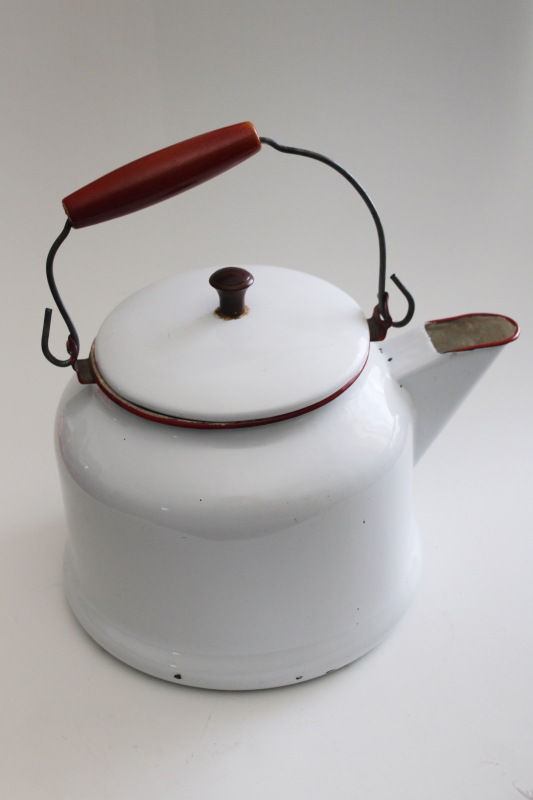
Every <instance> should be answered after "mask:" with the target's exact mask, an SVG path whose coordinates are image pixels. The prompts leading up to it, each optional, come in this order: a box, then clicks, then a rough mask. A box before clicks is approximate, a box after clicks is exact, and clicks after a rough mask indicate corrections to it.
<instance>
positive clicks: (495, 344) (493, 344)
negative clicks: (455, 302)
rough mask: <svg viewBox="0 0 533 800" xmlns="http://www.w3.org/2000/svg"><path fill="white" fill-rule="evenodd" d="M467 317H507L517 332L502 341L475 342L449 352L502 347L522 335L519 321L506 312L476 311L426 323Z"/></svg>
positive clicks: (451, 320)
mask: <svg viewBox="0 0 533 800" xmlns="http://www.w3.org/2000/svg"><path fill="white" fill-rule="evenodd" d="M466 317H498V318H499V319H506V320H507V322H510V323H511V324H512V325H514V328H515V332H514V333H513V335H512V336H508V337H507V339H502V340H501V341H497V342H487V343H486V344H473V345H470V346H469V347H458V348H457V349H456V350H448V352H449V353H463V352H464V351H466V350H481V349H482V348H484V347H500V346H501V345H503V344H509V342H514V341H515V340H516V339H518V337H519V336H520V326H519V324H518V322H516V321H515V320H514V319H513V318H512V317H507V316H505V314H489V313H487V312H481V313H474V314H459V315H458V316H457V317H444V319H430V320H428V321H427V322H426V323H425V325H430V324H431V323H433V322H453V321H454V320H456V319H466Z"/></svg>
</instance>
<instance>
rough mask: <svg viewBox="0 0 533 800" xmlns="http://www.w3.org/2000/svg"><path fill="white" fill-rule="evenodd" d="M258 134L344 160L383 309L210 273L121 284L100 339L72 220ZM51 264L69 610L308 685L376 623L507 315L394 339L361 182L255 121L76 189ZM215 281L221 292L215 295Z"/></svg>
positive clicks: (397, 588) (122, 637) (144, 648)
mask: <svg viewBox="0 0 533 800" xmlns="http://www.w3.org/2000/svg"><path fill="white" fill-rule="evenodd" d="M262 144H267V145H270V146H271V147H274V148H275V149H276V150H279V151H281V152H284V153H292V154H296V155H300V156H305V157H310V158H313V159H316V160H318V161H322V162H323V163H325V164H327V165H329V166H331V167H333V168H334V169H335V170H337V172H339V173H340V174H341V175H343V176H344V177H345V178H346V179H347V180H348V181H349V182H350V183H351V184H352V186H353V187H354V188H355V189H356V190H357V191H358V193H359V194H360V196H361V197H362V199H363V200H364V202H365V203H366V205H367V207H368V209H369V211H370V213H371V214H372V217H373V220H374V222H375V225H376V228H377V233H378V239H379V246H380V273H379V292H378V305H377V306H376V308H375V309H374V313H373V315H372V317H371V318H370V319H369V320H367V319H365V316H364V314H363V312H362V310H361V309H360V307H359V306H358V305H357V303H355V301H354V300H353V299H352V298H351V297H349V296H348V295H347V294H345V293H344V292H343V291H341V290H340V289H337V288H336V287H335V286H333V285H331V284H329V283H327V282H326V281H324V280H321V279H319V278H316V277H313V276H311V275H307V274H304V273H302V272H297V271H293V270H289V269H282V268H280V267H265V266H253V267H246V268H243V267H234V266H229V267H223V268H220V269H217V270H216V271H214V272H213V270H211V269H207V270H205V269H201V270H197V271H194V272H189V273H185V274H180V275H176V276H173V277H171V278H167V279H165V280H162V281H159V282H157V283H154V284H152V285H151V286H148V287H146V288H145V289H142V290H141V291H139V292H137V293H136V294H134V295H132V296H131V297H129V298H127V299H126V300H125V301H124V302H122V303H121V304H120V305H119V306H118V307H117V308H116V309H115V310H114V311H112V312H111V314H110V315H109V316H108V318H107V319H106V320H105V321H104V323H103V325H102V326H101V328H100V330H99V332H98V335H97V337H96V339H95V342H94V344H93V346H92V349H91V352H90V356H89V357H88V358H86V359H80V358H79V339H78V335H77V333H76V329H75V327H74V325H73V324H72V321H71V319H70V317H69V315H68V313H67V311H66V309H65V306H64V305H63V303H62V300H61V298H60V296H59V293H58V291H57V287H56V285H55V281H54V276H53V262H54V257H55V255H56V252H57V250H58V248H59V246H60V245H61V243H62V242H63V241H64V239H65V238H66V237H67V235H68V233H69V231H70V229H71V228H72V227H74V228H81V227H84V226H87V225H93V224H95V223H98V222H103V221H105V220H110V219H112V218H114V217H118V216H121V215H123V214H128V213H131V212H132V211H136V210H139V209H141V208H144V207H146V206H149V205H151V204H153V203H157V202H159V201H161V200H164V199H166V198H168V197H171V196H173V195H175V194H178V193H179V192H182V191H185V190H186V189H189V188H192V187H193V186H196V185H198V184H199V183H201V182H203V181H206V180H208V179H209V178H212V177H214V176H215V175H218V174H219V173H221V172H223V171H224V170H226V169H229V168H230V167H232V166H235V165H236V164H238V163H240V162H242V161H244V160H245V159H246V158H248V157H250V156H252V155H253V154H255V153H257V152H258V151H259V150H260V149H261V145H262ZM63 205H64V208H65V211H66V214H67V217H68V221H67V223H66V225H65V228H64V230H63V232H62V233H61V235H60V236H59V237H58V239H57V240H56V242H55V243H54V245H53V246H52V249H51V251H50V254H49V257H48V261H47V276H48V281H49V285H50V288H51V291H52V294H53V296H54V299H55V301H56V303H57V305H58V308H59V310H60V313H61V314H62V316H63V318H64V320H65V322H66V324H67V326H68V328H69V338H68V341H67V351H68V357H67V358H66V359H63V360H61V359H58V358H56V357H55V356H53V355H52V354H51V353H50V350H49V348H48V333H49V329H50V321H51V314H52V312H51V310H50V309H47V311H46V314H45V324H44V330H43V340H42V346H43V352H44V354H45V356H46V357H47V358H48V360H49V361H51V362H52V363H54V364H56V365H57V366H61V367H65V366H69V365H70V366H72V367H73V368H74V370H75V372H76V377H73V379H72V381H71V382H70V384H69V385H68V386H67V388H66V390H65V393H64V395H63V398H62V399H61V402H60V405H59V410H58V415H57V421H56V442H57V454H58V463H59V469H60V473H61V480H62V487H63V493H64V500H65V507H66V514H67V520H68V542H67V547H66V556H65V580H66V590H67V596H68V599H69V602H70V604H71V606H72V608H73V610H74V613H75V614H76V616H77V618H78V619H79V621H80V622H81V624H82V625H83V626H84V628H85V629H86V630H87V631H88V632H89V633H90V635H91V636H93V637H94V639H96V641H97V642H99V644H101V645H102V646H103V647H104V648H105V649H106V650H108V651H109V652H110V653H112V654H113V655H115V656H117V657H118V658H119V659H122V660H123V661H125V662H126V663H127V664H130V665H132V666H134V667H136V668H137V669H139V670H142V671H144V672H147V673H149V674H151V675H155V676H157V677H160V678H164V679H165V680H168V681H173V682H175V683H183V684H187V685H189V686H201V687H207V688H214V689H258V688H266V687H273V686H282V685H285V684H290V683H297V682H299V681H305V680H309V679H311V678H315V677H317V676H319V675H323V674H325V673H328V672H331V671H332V670H335V669H338V668H339V667H342V666H343V665H345V664H348V663H349V662H351V661H353V660H354V659H356V658H358V657H359V656H361V655H363V654H364V653H366V652H367V651H368V650H370V649H371V648H372V647H374V646H375V645H376V644H378V642H380V641H381V640H382V639H383V638H384V637H385V636H386V634H387V633H388V632H389V631H390V629H391V628H392V627H393V626H394V624H395V623H396V622H397V621H398V619H399V618H400V617H401V615H402V613H403V612H404V610H405V609H406V607H407V605H408V603H409V601H410V599H411V597H412V595H413V592H414V590H415V587H416V584H417V580H418V575H419V568H420V555H419V542H418V533H417V529H416V526H415V523H414V521H413V518H412V513H411V474H412V467H413V462H414V461H416V460H417V459H418V458H419V457H420V456H421V455H422V453H423V452H424V450H425V449H426V448H427V447H428V445H429V444H430V443H431V441H432V440H433V439H434V438H435V436H436V435H437V433H438V432H439V431H440V430H441V428H442V427H443V426H444V424H445V423H446V421H447V420H448V418H449V417H450V416H451V415H452V413H453V412H454V411H455V409H456V408H457V407H458V405H459V404H460V403H461V401H462V400H463V398H464V397H465V396H466V395H467V394H468V392H469V391H470V389H471V388H472V386H473V385H474V384H475V383H476V381H477V380H478V379H479V377H480V376H481V375H482V373H483V372H484V371H485V370H486V369H487V367H488V366H489V364H490V363H491V362H492V361H493V359H494V358H495V356H496V355H497V354H498V353H499V352H500V350H501V349H502V346H503V345H505V344H507V343H508V342H511V341H512V340H514V339H516V338H517V336H518V333H519V330H518V326H517V324H516V323H515V322H513V320H511V319H509V318H508V317H504V316H500V315H495V314H469V315H463V316H461V317H454V318H451V319H446V320H436V321H433V322H429V323H427V324H426V325H423V326H421V327H419V328H415V329H413V330H411V331H408V332H406V333H404V334H402V335H400V336H398V337H396V338H395V339H393V340H392V341H390V342H387V343H385V342H384V339H385V337H386V334H387V330H388V329H389V328H390V327H391V325H393V326H395V327H402V326H404V325H405V324H407V322H409V321H410V319H411V318H412V315H413V312H414V302H413V300H412V297H411V295H410V294H409V292H408V291H407V289H405V287H404V286H403V285H402V284H401V282H400V281H399V280H398V279H397V278H395V277H394V276H393V277H392V279H393V281H394V282H395V284H396V285H397V286H398V288H399V289H400V290H401V291H402V292H403V294H404V295H405V297H406V299H407V301H408V311H407V314H406V316H405V318H404V319H403V320H401V321H400V322H393V321H392V319H391V317H390V314H389V311H388V307H387V293H386V291H385V237H384V234H383V228H382V226H381V222H380V220H379V217H378V215H377V212H376V210H375V208H374V206H373V204H372V202H371V200H370V198H369V197H368V195H366V193H365V192H364V190H363V189H362V187H361V186H360V185H359V184H358V183H357V181H355V180H354V178H353V177H352V176H351V175H349V173H347V172H346V171H345V170H343V169H342V167H340V166H339V165H337V164H335V163H334V162H332V161H330V160H329V159H327V158H325V157H324V156H321V155H319V154H317V153H313V152H311V151H307V150H299V149H296V148H291V147H284V146H281V145H278V144H277V143H276V142H274V141H272V140H271V139H266V138H264V137H261V138H259V137H258V135H257V133H256V131H255V129H254V127H253V125H251V123H248V122H245V123H241V124H238V125H233V126H230V127H227V128H223V129H221V130H217V131H213V132H211V133H208V134H204V135H203V136H198V137H195V138H193V139H189V140H188V141H186V142H182V143H180V144H177V145H174V146H172V147H168V148H166V149H164V150H161V151H159V152H157V153H153V154H152V155H150V156H147V157H145V158H142V159H139V160H138V161H134V162H132V163H131V164H127V165H126V166H124V167H121V168H120V169H118V170H115V171H114V172H111V173H109V174H108V175H106V176H104V177H103V178H100V179H99V180H97V181H94V182H93V183H91V184H89V185H88V186H86V187H84V188H83V189H80V190H79V191H77V192H74V193H73V194H71V195H69V197H67V198H65V200H64V201H63ZM215 290H216V291H215Z"/></svg>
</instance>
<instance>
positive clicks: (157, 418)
mask: <svg viewBox="0 0 533 800" xmlns="http://www.w3.org/2000/svg"><path fill="white" fill-rule="evenodd" d="M369 354H370V345H369V347H368V352H367V354H366V358H365V363H364V364H363V366H362V367H361V369H360V370H359V372H358V373H357V374H356V375H354V377H353V378H351V380H349V381H348V383H346V384H345V385H344V386H342V387H341V388H340V389H338V390H337V391H336V392H334V393H333V394H331V395H329V397H326V398H325V399H324V400H320V401H319V402H318V403H313V404H312V405H310V406H306V407H305V408H299V409H298V410H297V411H290V412H289V413H287V414H279V415H278V416H277V417H265V418H264V419H247V420H242V421H239V422H208V421H207V420H195V419H181V418H179V417H169V416H166V415H165V414H158V413H157V412H156V411H151V410H150V409H148V408H142V407H141V406H137V405H135V403H130V401H129V400H126V399H125V398H124V397H121V396H120V395H119V394H117V393H116V392H115V391H114V390H113V389H112V388H111V387H110V386H109V384H108V383H107V382H106V381H105V379H104V378H103V377H102V375H101V373H100V371H99V369H98V367H97V365H96V359H95V357H94V343H93V346H92V348H91V355H90V360H91V366H92V368H93V372H94V378H95V383H96V384H97V385H98V388H99V389H101V390H102V392H103V393H104V394H105V395H106V396H107V397H109V399H110V400H112V401H113V402H114V403H116V404H117V405H118V406H120V407H121V408H123V409H124V410H125V411H130V412H131V413H132V414H135V415H136V416H138V417H142V418H143V419H148V420H150V421H151V422H159V423H161V424H162V425H173V426H174V427H176V428H196V429H200V430H225V429H226V428H253V427H257V426H258V425H271V424H272V423H273V422H282V421H283V420H286V419H292V418H293V417H299V416H301V415H302V414H308V413H309V412H310V411H314V410H315V409H317V408H321V406H325V405H327V403H331V401H332V400H335V398H336V397H339V395H341V394H343V392H345V391H346V390H347V389H349V388H350V386H352V384H354V383H355V381H356V380H357V378H358V377H359V375H361V373H362V372H363V370H364V368H365V367H366V363H367V361H368V356H369Z"/></svg>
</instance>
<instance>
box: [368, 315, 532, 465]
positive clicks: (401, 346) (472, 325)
mask: <svg viewBox="0 0 533 800" xmlns="http://www.w3.org/2000/svg"><path fill="white" fill-rule="evenodd" d="M519 333H520V329H519V327H518V325H517V324H516V322H514V320H512V319H510V318H509V317H503V316H501V315H499V314H464V315H463V316H460V317H451V318H450V319H439V320H434V321H432V322H426V324H425V325H421V326H420V327H418V328H415V329H413V330H411V331H406V333H404V334H402V335H401V336H398V337H396V338H395V339H392V340H390V341H387V342H386V343H384V345H383V351H384V353H385V356H386V358H387V359H388V360H389V362H390V364H389V366H390V370H391V374H392V376H393V378H394V379H395V380H396V381H398V383H399V384H401V385H402V386H403V387H404V388H405V389H407V391H408V392H409V393H410V395H411V397H412V399H413V402H414V405H415V410H416V416H415V420H416V421H415V447H414V459H415V463H416V462H417V461H418V459H419V458H420V457H421V456H422V455H423V454H424V453H425V451H426V450H427V448H428V447H429V445H430V444H431V442H432V441H433V440H434V439H435V437H436V436H437V434H439V433H440V431H441V430H442V429H443V428H444V426H445V425H446V423H447V422H448V420H449V419H450V418H451V416H452V415H453V414H454V413H455V411H456V410H457V409H458V408H459V406H460V405H461V403H462V402H463V400H464V399H465V398H466V397H467V395H468V394H469V393H470V391H471V390H472V389H473V388H474V386H475V385H476V383H477V382H478V380H479V379H480V378H481V376H482V375H483V373H484V372H485V371H486V370H487V369H488V367H489V366H490V365H491V364H492V362H493V361H494V359H495V358H496V356H497V355H498V354H499V353H500V352H501V351H502V349H503V346H504V345H506V344H508V343H509V342H512V341H514V339H517V338H518V335H519Z"/></svg>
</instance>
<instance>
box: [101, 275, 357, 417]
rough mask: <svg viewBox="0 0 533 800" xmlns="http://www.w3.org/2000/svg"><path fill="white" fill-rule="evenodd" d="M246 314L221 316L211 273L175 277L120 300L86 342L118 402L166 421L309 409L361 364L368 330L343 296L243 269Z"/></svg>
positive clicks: (315, 284)
mask: <svg viewBox="0 0 533 800" xmlns="http://www.w3.org/2000/svg"><path fill="white" fill-rule="evenodd" d="M245 269H247V270H249V271H250V272H251V273H252V275H253V276H254V279H255V280H254V284H253V286H251V287H250V288H249V289H248V291H247V294H246V299H245V302H246V306H247V307H248V313H246V314H245V315H244V316H242V317H240V318H239V319H232V320H227V319H221V318H220V317H218V316H217V315H216V314H215V313H214V312H215V309H216V308H217V307H218V305H219V302H218V295H217V292H216V291H215V289H213V288H212V286H210V285H209V277H210V275H211V274H212V273H213V272H214V270H213V269H212V268H211V269H202V270H196V271H194V272H188V273H185V274H182V275H175V276H173V277H171V278H166V279H164V280H162V281H158V282H157V283H154V284H152V285H151V286H147V287H146V288H144V289H141V290H140V291H139V292H137V293H136V294H134V295H132V296H131V297H128V298H127V299H126V300H124V301H123V302H122V303H121V304H120V305H119V306H117V308H115V309H114V311H112V312H111V314H110V315H109V316H108V317H107V319H106V320H105V321H104V323H103V324H102V326H101V328H100V330H99V332H98V336H97V337H96V342H95V360H96V364H97V367H98V370H99V372H100V374H101V376H102V377H103V378H104V380H105V382H106V383H107V384H108V385H109V387H110V388H111V389H112V390H113V391H114V392H115V393H117V394H118V395H120V396H121V397H122V398H124V399H126V400H127V401H129V402H130V403H134V404H135V405H137V406H141V407H142V408H144V409H148V410H151V411H154V412H156V413H158V414H164V415H168V416H171V417H177V418H181V419H189V420H202V421H204V420H205V421H212V422H230V423H231V422H236V421H246V420H255V419H264V418H270V417H276V416H278V415H283V414H290V413H291V412H295V411H299V410H301V409H304V408H307V407H308V406H312V405H314V404H315V403H320V402H323V401H324V400H326V399H327V398H329V397H330V396H331V395H333V394H335V393H336V392H338V391H339V390H340V389H342V388H344V387H345V386H346V384H348V383H350V382H351V381H352V380H353V379H354V378H355V377H356V376H357V375H358V374H359V372H360V371H361V370H362V368H363V367H364V365H365V362H366V359H367V356H368V348H369V332H368V324H367V322H366V319H365V315H364V313H363V311H362V310H361V309H360V308H359V306H358V305H357V303H356V302H355V301H354V300H353V299H352V298H351V297H350V296H349V295H347V294H346V293H345V292H343V291H342V290H341V289H338V288H337V287H335V286H333V285H332V284H330V283H327V282H326V281H324V280H321V279H320V278H316V277H314V276H312V275H307V274H305V273H303V272H296V271H294V270H289V269H284V268H282V267H264V266H250V267H248V266H247V267H245Z"/></svg>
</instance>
